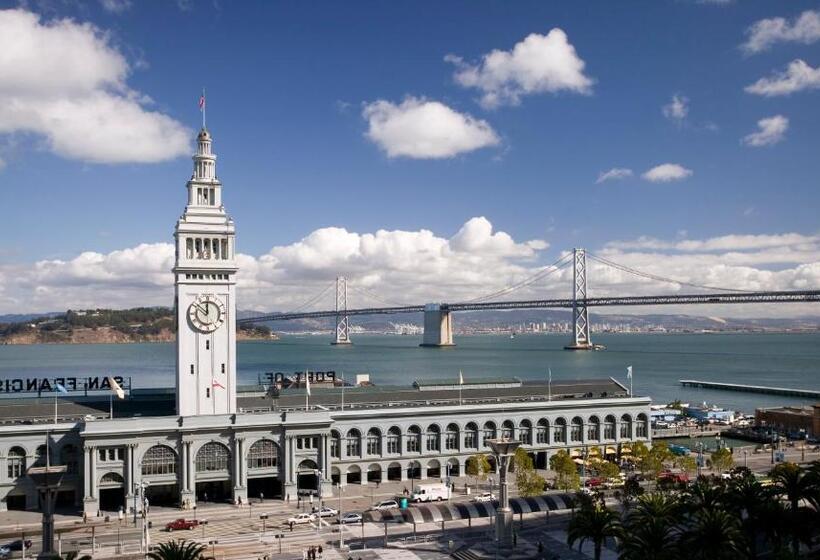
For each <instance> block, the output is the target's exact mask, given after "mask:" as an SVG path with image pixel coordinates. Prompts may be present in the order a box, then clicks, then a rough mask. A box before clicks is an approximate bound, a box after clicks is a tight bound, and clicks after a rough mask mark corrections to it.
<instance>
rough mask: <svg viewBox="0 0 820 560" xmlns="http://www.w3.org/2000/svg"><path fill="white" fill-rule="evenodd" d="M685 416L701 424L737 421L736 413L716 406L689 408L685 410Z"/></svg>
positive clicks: (704, 405)
mask: <svg viewBox="0 0 820 560" xmlns="http://www.w3.org/2000/svg"><path fill="white" fill-rule="evenodd" d="M683 414H684V416H689V417H690V418H694V419H696V420H700V421H701V422H727V423H731V422H734V421H735V411H734V410H726V409H723V408H718V407H716V406H706V403H704V404H703V405H702V406H687V407H685V408H684V409H683Z"/></svg>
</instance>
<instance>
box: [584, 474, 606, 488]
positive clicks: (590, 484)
mask: <svg viewBox="0 0 820 560" xmlns="http://www.w3.org/2000/svg"><path fill="white" fill-rule="evenodd" d="M604 482H606V481H605V480H604V479H603V478H601V477H598V476H593V477H591V478H588V479H587V480H586V482H584V486H586V487H587V488H598V487H599V486H602V485H603V484H604Z"/></svg>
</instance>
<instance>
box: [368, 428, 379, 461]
mask: <svg viewBox="0 0 820 560" xmlns="http://www.w3.org/2000/svg"><path fill="white" fill-rule="evenodd" d="M367 454H368V455H381V454H382V433H381V432H380V431H379V429H378V428H370V429H369V430H367Z"/></svg>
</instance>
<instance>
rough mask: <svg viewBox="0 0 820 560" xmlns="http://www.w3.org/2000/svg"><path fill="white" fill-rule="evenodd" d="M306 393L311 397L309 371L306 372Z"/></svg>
mask: <svg viewBox="0 0 820 560" xmlns="http://www.w3.org/2000/svg"><path fill="white" fill-rule="evenodd" d="M305 392H307V394H308V395H310V377H308V372H307V370H305Z"/></svg>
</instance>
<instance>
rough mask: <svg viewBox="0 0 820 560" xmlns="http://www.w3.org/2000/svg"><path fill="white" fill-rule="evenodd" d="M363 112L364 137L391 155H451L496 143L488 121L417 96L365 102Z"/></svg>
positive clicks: (426, 157) (496, 137)
mask: <svg viewBox="0 0 820 560" xmlns="http://www.w3.org/2000/svg"><path fill="white" fill-rule="evenodd" d="M362 116H363V117H364V119H365V120H366V121H367V123H368V130H367V134H366V136H367V138H369V139H370V140H371V141H372V142H373V143H375V144H376V145H377V146H378V147H379V148H381V149H382V150H384V152H385V153H386V154H387V157H391V158H394V157H408V158H413V159H442V158H451V157H453V156H456V155H458V154H462V153H465V152H472V151H473V150H477V149H479V148H485V147H488V146H495V145H497V144H498V143H499V138H498V135H497V134H496V133H495V131H494V130H493V128H492V127H491V126H490V125H489V123H487V121H484V120H481V119H476V118H474V117H472V116H470V115H468V114H465V113H459V112H458V111H455V110H453V109H451V108H450V107H448V106H447V105H445V104H443V103H440V102H438V101H430V100H427V99H423V98H418V97H407V98H405V100H404V101H402V102H401V103H399V104H395V103H391V102H390V101H385V100H383V99H379V100H378V101H374V102H372V103H367V104H365V106H364V110H363V111H362Z"/></svg>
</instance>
